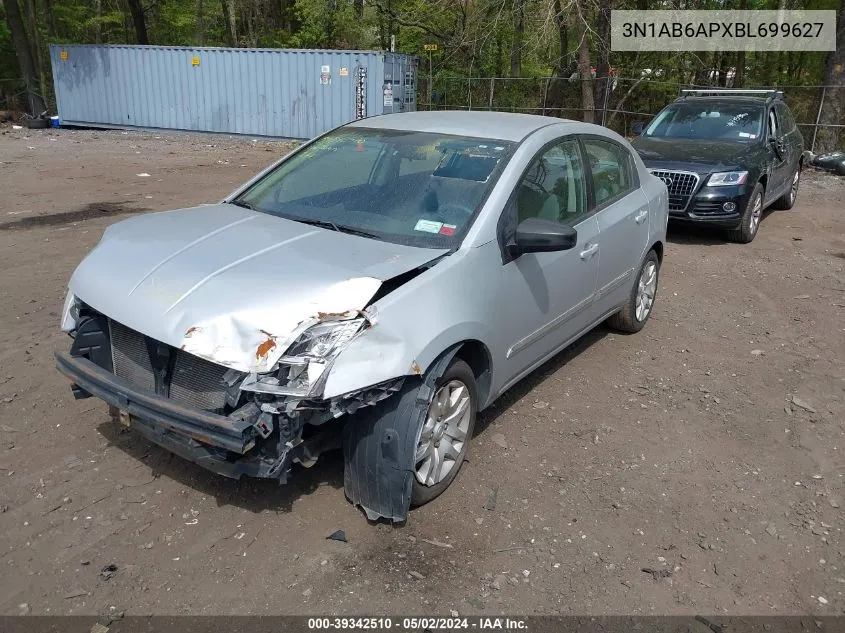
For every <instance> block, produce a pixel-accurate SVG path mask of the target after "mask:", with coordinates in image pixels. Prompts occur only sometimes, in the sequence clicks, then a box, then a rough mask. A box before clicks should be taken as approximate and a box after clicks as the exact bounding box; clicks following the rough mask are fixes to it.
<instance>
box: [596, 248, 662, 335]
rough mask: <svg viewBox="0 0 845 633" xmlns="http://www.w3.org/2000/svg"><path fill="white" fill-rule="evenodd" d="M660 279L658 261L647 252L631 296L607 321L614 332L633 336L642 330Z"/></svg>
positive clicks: (653, 255) (652, 252) (654, 254)
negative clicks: (617, 331)
mask: <svg viewBox="0 0 845 633" xmlns="http://www.w3.org/2000/svg"><path fill="white" fill-rule="evenodd" d="M659 277H660V259H659V258H658V257H657V253H655V252H654V251H653V250H652V251H649V252H648V255H646V257H645V260H644V261H643V264H642V266H640V270H639V273H638V274H637V280H636V282H635V283H634V287H633V288H631V295H630V296H629V297H628V300H627V301H626V302H625V305H623V306H622V309H621V310H619V312H617V313H616V314H614V315H613V316H612V317H610V318H609V319H608V320H607V324H608V325H609V326H610V327H612V328H613V329H614V330H619V331H620V332H627V333H629V334H633V333H634V332H639V331H640V330H642V329H643V326H644V325H645V322H646V321H648V317H649V316H650V315H651V309H652V308H653V307H654V300H655V299H656V298H657V282H658V279H659Z"/></svg>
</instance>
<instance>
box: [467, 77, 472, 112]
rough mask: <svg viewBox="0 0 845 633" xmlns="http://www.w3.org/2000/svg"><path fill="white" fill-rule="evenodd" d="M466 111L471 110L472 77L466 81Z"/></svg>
mask: <svg viewBox="0 0 845 633" xmlns="http://www.w3.org/2000/svg"><path fill="white" fill-rule="evenodd" d="M471 72H472V68H470V73H471ZM467 102H468V106H467V110H472V77H470V78H468V79H467Z"/></svg>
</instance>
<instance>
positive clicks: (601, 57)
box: [596, 0, 613, 121]
mask: <svg viewBox="0 0 845 633" xmlns="http://www.w3.org/2000/svg"><path fill="white" fill-rule="evenodd" d="M612 9H613V0H599V15H598V20H597V22H596V51H597V54H598V61H597V62H596V103H597V104H598V107H600V108H602V121H604V117H605V112H604V108H605V103H606V101H605V99H606V96H607V93H608V91H609V90H610V12H611V10H612Z"/></svg>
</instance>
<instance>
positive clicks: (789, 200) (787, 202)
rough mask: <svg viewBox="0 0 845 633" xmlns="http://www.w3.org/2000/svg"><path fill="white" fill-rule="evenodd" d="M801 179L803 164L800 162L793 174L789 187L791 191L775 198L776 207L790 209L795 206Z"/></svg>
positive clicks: (783, 209) (784, 209) (774, 205)
mask: <svg viewBox="0 0 845 633" xmlns="http://www.w3.org/2000/svg"><path fill="white" fill-rule="evenodd" d="M800 180H801V164H800V163H799V164H798V166H797V167H796V168H795V173H794V174H792V185H791V186H790V187H789V191H787V192H786V193H785V194H783V195H782V196H781V197H780V198H778V199H777V200H775V203H774V204H773V205H772V206H773V207H774V208H775V209H779V210H781V211H788V210H789V209H791V208H792V207H793V205H794V204H795V199H796V198H797V197H798V182H799V181H800Z"/></svg>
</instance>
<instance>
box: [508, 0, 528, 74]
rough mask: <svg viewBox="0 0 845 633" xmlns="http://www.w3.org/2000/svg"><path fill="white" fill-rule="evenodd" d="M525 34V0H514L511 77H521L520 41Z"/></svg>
mask: <svg viewBox="0 0 845 633" xmlns="http://www.w3.org/2000/svg"><path fill="white" fill-rule="evenodd" d="M524 35H525V0H514V18H513V46H512V47H511V77H522V42H523V39H524Z"/></svg>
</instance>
